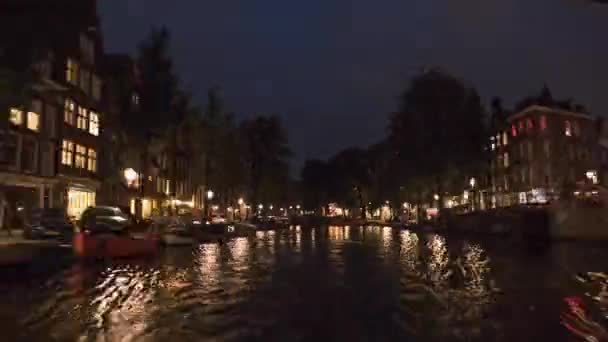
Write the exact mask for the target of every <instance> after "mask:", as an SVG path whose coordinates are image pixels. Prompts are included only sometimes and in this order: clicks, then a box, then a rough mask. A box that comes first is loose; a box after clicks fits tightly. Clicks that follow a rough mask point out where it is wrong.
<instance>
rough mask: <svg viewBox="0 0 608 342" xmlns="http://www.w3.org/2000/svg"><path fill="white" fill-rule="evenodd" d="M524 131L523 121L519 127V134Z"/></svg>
mask: <svg viewBox="0 0 608 342" xmlns="http://www.w3.org/2000/svg"><path fill="white" fill-rule="evenodd" d="M523 130H524V122H523V121H519V125H518V129H517V131H518V132H519V133H521V132H522V131H523Z"/></svg>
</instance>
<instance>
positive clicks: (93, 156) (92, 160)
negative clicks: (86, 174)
mask: <svg viewBox="0 0 608 342" xmlns="http://www.w3.org/2000/svg"><path fill="white" fill-rule="evenodd" d="M87 169H88V170H89V171H91V172H97V151H95V150H94V149H92V148H90V149H89V162H88V167H87Z"/></svg>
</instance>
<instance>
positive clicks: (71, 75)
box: [65, 58, 78, 85]
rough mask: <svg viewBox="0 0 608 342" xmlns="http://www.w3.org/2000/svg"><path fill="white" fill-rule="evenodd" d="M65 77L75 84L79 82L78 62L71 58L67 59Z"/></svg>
mask: <svg viewBox="0 0 608 342" xmlns="http://www.w3.org/2000/svg"><path fill="white" fill-rule="evenodd" d="M65 79H66V81H68V82H69V83H72V84H74V85H76V84H78V63H77V62H76V61H75V60H73V59H71V58H68V60H67V66H66V71H65Z"/></svg>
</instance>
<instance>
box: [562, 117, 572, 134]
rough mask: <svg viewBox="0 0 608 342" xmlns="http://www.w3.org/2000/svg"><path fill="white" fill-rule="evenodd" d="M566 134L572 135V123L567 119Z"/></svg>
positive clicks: (565, 124)
mask: <svg viewBox="0 0 608 342" xmlns="http://www.w3.org/2000/svg"><path fill="white" fill-rule="evenodd" d="M564 134H565V135H566V136H569V137H570V136H572V125H571V124H570V121H568V120H566V122H565V123H564Z"/></svg>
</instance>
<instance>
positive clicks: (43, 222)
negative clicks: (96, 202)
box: [23, 208, 74, 240]
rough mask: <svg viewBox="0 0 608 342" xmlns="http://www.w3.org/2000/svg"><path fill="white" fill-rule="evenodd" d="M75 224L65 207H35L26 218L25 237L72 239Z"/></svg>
mask: <svg viewBox="0 0 608 342" xmlns="http://www.w3.org/2000/svg"><path fill="white" fill-rule="evenodd" d="M73 234H74V226H73V224H72V223H71V222H70V220H69V219H68V216H67V214H66V212H65V210H64V209H59V208H45V209H33V210H32V211H31V212H30V214H29V215H28V216H27V217H26V218H25V224H24V227H23V237H25V238H26V239H60V240H70V239H71V238H72V236H73Z"/></svg>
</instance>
